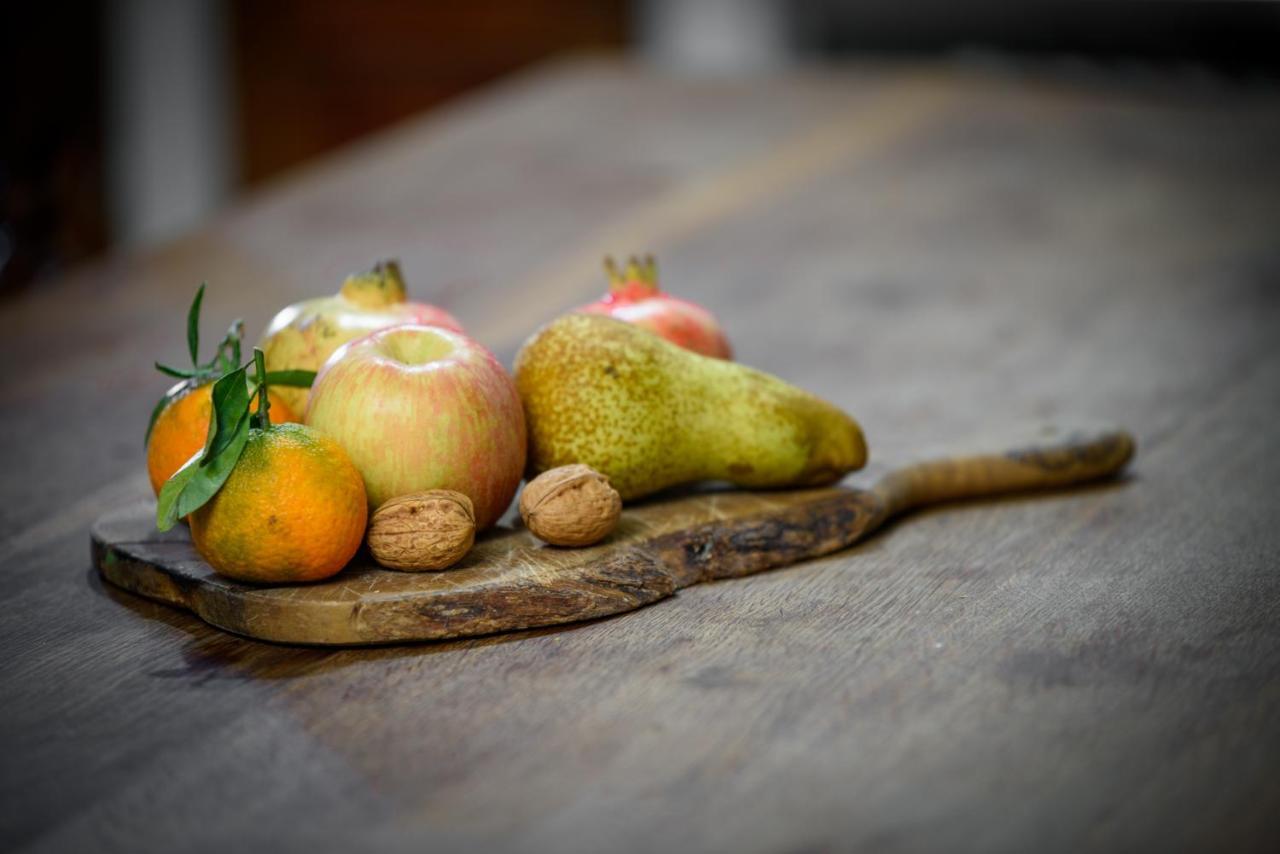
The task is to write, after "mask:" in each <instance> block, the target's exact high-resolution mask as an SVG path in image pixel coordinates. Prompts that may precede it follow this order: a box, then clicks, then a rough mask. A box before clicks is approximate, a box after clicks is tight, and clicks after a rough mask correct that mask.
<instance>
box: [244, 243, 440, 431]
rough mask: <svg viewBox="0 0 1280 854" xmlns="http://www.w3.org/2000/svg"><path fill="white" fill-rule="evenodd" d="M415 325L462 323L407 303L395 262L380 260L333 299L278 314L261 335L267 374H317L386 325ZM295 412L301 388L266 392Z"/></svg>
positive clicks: (301, 401)
mask: <svg viewBox="0 0 1280 854" xmlns="http://www.w3.org/2000/svg"><path fill="white" fill-rule="evenodd" d="M401 323H421V324H426V325H428V326H439V327H443V328H445V329H449V330H452V331H454V332H462V331H463V330H462V324H460V323H458V321H457V320H456V319H455V318H454V316H453V315H451V314H449V312H447V311H445V310H444V309H442V308H437V307H435V306H434V305H427V304H426V303H420V302H410V301H409V299H408V298H407V296H406V295H405V286H404V278H403V277H402V276H401V275H400V265H399V263H397V262H396V261H380V262H378V263H377V264H375V265H374V266H373V269H371V270H368V271H366V272H364V273H353V274H352V275H350V276H347V278H346V281H344V282H343V283H342V290H340V291H339V292H338V293H337V295H335V296H329V297H320V298H319V299H310V300H303V301H302V302H299V303H294V304H293V305H291V306H289V307H288V308H285V309H283V310H281V311H280V313H279V314H277V315H276V316H275V319H273V320H272V321H271V325H270V326H268V327H267V331H266V333H265V334H264V335H263V338H262V343H261V344H260V345H259V346H260V347H262V350H263V352H264V353H265V354H266V357H267V370H269V371H286V370H307V371H318V370H320V366H321V365H323V364H324V363H325V360H326V359H328V358H329V356H330V355H331V354H332V353H333V351H334V350H337V349H338V348H339V347H341V346H342V345H343V344H345V343H347V342H348V341H351V340H353V339H355V338H360V337H362V336H364V335H368V334H369V333H370V332H374V331H376V330H379V329H385V328H386V327H388V326H396V325H399V324H401ZM272 391H273V392H277V393H279V394H280V395H281V397H283V398H285V402H286V403H288V404H289V407H290V408H291V409H293V411H295V412H305V411H306V408H307V397H308V392H307V390H306V389H305V388H285V387H284V386H279V387H276V388H273V389H272Z"/></svg>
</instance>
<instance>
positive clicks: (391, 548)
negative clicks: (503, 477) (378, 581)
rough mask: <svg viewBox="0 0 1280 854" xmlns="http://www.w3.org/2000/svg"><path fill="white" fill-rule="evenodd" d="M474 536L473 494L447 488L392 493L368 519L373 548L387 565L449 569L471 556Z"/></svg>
mask: <svg viewBox="0 0 1280 854" xmlns="http://www.w3.org/2000/svg"><path fill="white" fill-rule="evenodd" d="M475 539H476V514H475V509H474V508H473V507H472V506H471V499H470V498H468V497H467V496H465V495H463V494H462V493H461V492H453V491H451V490H448V489H432V490H430V491H428V492H413V493H410V494H408V495H401V496H398V497H396V498H392V499H390V500H389V501H387V502H386V503H384V504H383V505H382V506H381V507H379V508H378V509H377V510H375V511H374V512H373V516H372V518H370V520H369V537H368V540H369V551H371V552H373V557H374V559H375V560H377V561H378V563H380V564H382V565H383V566H385V567H387V568H388V569H401V570H406V571H409V572H416V571H419V570H424V569H445V568H446V567H450V566H453V565H454V564H455V563H457V562H458V561H460V560H462V559H463V558H464V557H466V555H467V552H469V551H470V550H471V546H472V544H473V543H474V542H475Z"/></svg>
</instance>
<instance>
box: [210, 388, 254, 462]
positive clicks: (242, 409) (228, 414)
mask: <svg viewBox="0 0 1280 854" xmlns="http://www.w3.org/2000/svg"><path fill="white" fill-rule="evenodd" d="M211 398H212V404H213V417H212V418H211V419H210V420H209V435H208V438H207V439H206V440H205V450H204V454H203V455H202V457H201V460H200V464H201V465H208V464H209V462H210V461H211V460H212V459H213V458H214V457H216V456H217V455H218V454H220V453H222V451H223V450H224V449H225V448H226V447H228V445H229V444H230V443H231V442H232V441H233V439H234V438H235V435H234V434H235V430H236V428H237V424H238V422H240V421H241V420H244V421H247V420H248V417H249V384H248V382H247V380H246V377H245V369H244V368H238V369H237V370H234V371H232V372H231V373H229V374H226V375H224V376H223V377H222V378H221V379H220V380H218V381H217V382H216V383H214V384H213V394H212V395H211Z"/></svg>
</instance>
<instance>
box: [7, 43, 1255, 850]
mask: <svg viewBox="0 0 1280 854" xmlns="http://www.w3.org/2000/svg"><path fill="white" fill-rule="evenodd" d="M1060 72H1061V73H1049V72H1046V73H1044V74H1035V73H1014V72H1008V71H1000V70H998V69H992V68H988V69H987V70H985V71H980V70H973V69H969V70H965V69H957V68H947V67H929V68H914V67H913V68H891V67H853V68H848V69H844V70H842V71H838V72H831V73H821V74H819V73H811V74H797V75H790V76H779V77H761V78H756V79H753V80H750V81H730V80H706V79H704V80H698V79H682V78H679V77H674V76H671V75H662V74H656V73H652V72H647V71H644V70H641V69H636V68H632V67H629V66H626V65H624V64H620V63H614V62H610V61H605V60H601V61H596V60H586V61H582V62H576V63H569V64H563V65H557V66H551V67H548V68H545V69H542V70H540V71H537V72H535V73H533V74H530V75H527V76H522V77H519V78H516V79H514V80H512V81H511V82H509V83H506V84H503V85H501V86H498V87H495V88H493V89H491V90H488V91H487V92H485V93H483V94H481V95H479V96H478V97H475V98H472V99H469V100H466V101H463V102H460V103H459V104H458V105H456V106H455V107H452V108H449V109H447V110H445V111H443V112H439V113H435V114H432V115H430V116H428V117H425V118H423V119H421V120H415V121H413V122H410V123H408V124H405V125H403V126H400V127H398V128H396V129H394V130H393V131H391V132H390V133H388V134H386V135H383V136H379V137H377V138H375V139H373V140H371V141H369V142H368V143H362V144H360V145H358V146H356V147H354V148H351V149H349V150H347V151H345V152H343V153H341V154H339V155H338V156H336V157H334V158H331V159H327V160H324V161H322V162H320V163H319V164H317V165H315V166H314V167H309V168H307V169H305V170H303V171H301V172H298V173H296V174H294V175H293V176H291V177H290V178H289V179H287V180H285V181H283V182H280V183H278V184H275V185H273V186H271V187H269V188H267V189H266V190H265V191H264V192H262V193H261V194H260V195H255V196H253V197H252V198H249V199H247V200H246V201H244V202H243V203H242V204H240V205H238V206H237V207H235V208H234V209H232V210H230V211H228V212H227V213H226V214H225V215H224V216H222V217H221V218H219V219H217V220H216V221H214V222H212V223H210V224H209V225H208V226H206V227H204V228H202V229H201V230H199V231H197V232H195V233H193V234H190V235H189V236H187V237H185V238H183V239H181V240H178V241H176V242H174V243H172V244H169V245H167V246H163V247H159V248H157V249H155V250H153V251H149V252H145V253H140V254H135V255H122V256H116V257H111V258H107V259H104V260H102V261H101V262H99V263H95V264H93V265H91V266H87V267H84V268H82V269H79V270H75V271H72V272H70V273H69V274H67V275H65V276H62V277H60V278H58V279H56V280H53V281H49V282H47V283H45V284H44V285H43V286H41V287H39V288H35V289H33V291H32V292H31V293H30V294H29V295H25V296H23V297H22V298H21V299H20V300H17V301H10V302H7V303H5V304H4V305H2V306H0V342H2V343H0V346H2V347H3V353H2V354H3V358H2V359H0V401H2V406H0V439H2V440H3V441H0V449H2V450H0V453H2V454H3V467H4V468H3V470H4V478H3V481H2V486H0V489H2V490H3V493H2V494H3V499H4V500H3V502H0V537H2V540H0V567H3V569H2V570H0V571H2V572H3V580H4V586H3V592H4V595H5V606H6V607H5V609H4V617H3V619H0V649H2V650H3V657H2V658H0V696H3V698H4V701H3V705H2V706H0V749H2V751H3V753H2V755H3V757H4V761H3V765H2V768H3V770H2V771H0V839H2V840H3V843H4V847H5V848H6V849H8V850H20V851H31V852H37V851H38V852H45V851H48V852H62V851H71V850H75V851H87V850H104V849H105V850H119V851H129V852H147V851H173V850H187V851H209V852H215V851H216V852H225V851H228V850H239V851H249V850H268V849H269V850H273V851H308V852H314V851H330V850H348V851H349V850H360V851H424V850H430V851H480V850H483V851H498V852H540V851H557V852H579V851H580V852H594V851H599V850H606V849H607V850H622V851H653V850H672V851H690V852H711V851H726V850H732V851H742V852H778V854H788V852H799V851H844V850H867V851H937V850H946V851H1011V852H1013V851H1027V850H1036V851H1044V852H1055V851H1064V852H1066V851H1071V852H1075V851H1080V850H1106V851H1134V850H1159V851H1207V850H1214V851H1217V850H1230V851H1272V850H1276V849H1277V848H1280V818H1278V817H1280V782H1278V778H1277V775H1276V770H1275V769H1276V768H1277V767H1280V727H1278V726H1277V724H1276V722H1277V720H1280V572H1278V571H1277V567H1278V566H1280V524H1277V522H1278V521H1280V520H1278V519H1277V507H1278V506H1280V501H1278V500H1277V484H1280V438H1278V434H1277V429H1276V425H1277V423H1280V334H1278V330H1280V243H1278V242H1277V240H1276V235H1277V234H1280V158H1277V156H1276V152H1277V151H1280V93H1277V91H1276V90H1275V89H1274V88H1268V87H1267V86H1265V85H1262V84H1258V85H1254V86H1251V87H1245V86H1241V87H1238V88H1233V87H1231V86H1228V85H1225V84H1216V83H1214V82H1212V81H1206V80H1203V79H1199V78H1197V79H1195V80H1191V81H1188V80H1187V79H1185V78H1183V77H1179V76H1177V75H1172V76H1163V75H1161V74H1159V73H1148V72H1141V71H1134V72H1133V73H1132V74H1126V73H1124V72H1116V73H1115V74H1114V75H1111V76H1105V75H1104V76H1094V77H1088V78H1084V77H1077V78H1071V77H1069V76H1068V74H1069V70H1061V69H1060ZM641 250H651V251H654V252H656V253H657V254H658V256H659V259H660V263H661V264H662V268H663V274H664V282H665V284H666V285H667V286H668V287H669V288H670V289H672V290H674V291H677V292H679V293H680V294H681V295H683V296H686V297H689V298H691V299H695V300H698V301H700V302H704V303H706V304H708V305H711V306H713V307H714V308H715V310H716V311H717V313H718V314H719V315H720V317H721V319H722V320H723V322H724V324H725V326H726V327H727V329H728V330H729V333H730V336H731V338H732V341H733V343H734V347H735V352H736V354H737V356H738V357H739V358H740V359H741V360H742V361H743V362H745V363H747V364H751V365H755V366H758V367H761V368H764V369H766V370H769V371H770V372H773V373H776V374H779V375H781V376H782V377H784V378H786V379H788V380H791V381H794V382H796V383H799V384H801V385H804V386H806V387H808V388H811V389H812V390H813V391H815V392H816V393H818V394H821V395H823V396H825V397H827V398H829V399H831V400H833V401H834V402H836V403H837V404H839V405H841V406H843V407H845V408H847V409H849V410H850V411H851V412H853V413H854V414H855V415H857V416H858V418H859V420H860V421H861V422H862V424H863V426H864V428H865V429H866V434H867V438H868V442H869V445H870V447H871V453H872V469H871V470H869V471H868V472H866V477H867V479H868V482H871V481H873V480H874V479H875V478H876V477H877V476H879V475H881V474H884V473H885V472H887V471H888V470H890V469H891V468H894V467H896V466H898V465H899V464H901V463H904V462H906V461H908V460H909V459H912V458H916V457H917V455H918V454H923V453H924V452H925V449H924V448H923V447H922V446H923V445H925V444H928V443H932V442H934V441H937V440H940V439H942V440H948V441H950V440H952V439H953V438H954V439H955V440H956V441H960V440H962V439H963V438H965V437H980V436H983V435H986V434H988V433H989V432H990V431H991V430H992V429H993V428H995V427H1000V426H1002V425H1004V424H1006V423H1009V422H1012V421H1015V420H1019V421H1021V420H1037V421H1038V420H1046V421H1053V420H1055V419H1056V418H1059V417H1062V416H1064V415H1075V414H1079V415H1082V416H1086V417H1092V418H1099V419H1105V420H1109V421H1113V422H1116V423H1120V424H1125V425H1127V426H1130V427H1131V428H1133V430H1134V431H1135V433H1136V437H1137V443H1138V447H1139V448H1141V452H1140V454H1139V456H1138V457H1137V463H1136V465H1135V467H1134V469H1133V471H1132V473H1131V474H1130V475H1129V476H1128V477H1127V478H1123V479H1121V480H1119V481H1116V482H1113V483H1110V484H1107V485H1103V486H1098V487H1094V488H1086V489H1082V490H1079V491H1075V492H1072V493H1070V494H1062V495H1058V494H1045V495H1042V496H1036V497H1022V498H1007V499H998V500H992V501H988V502H984V503H982V504H981V505H980V506H967V505H943V506H939V507H938V508H936V509H931V510H926V511H924V512H921V513H918V514H916V515H914V516H912V517H911V518H910V520H909V521H904V522H903V523H901V524H890V525H888V526H886V527H885V528H884V529H882V530H881V532H880V533H879V534H878V535H877V536H876V537H874V538H872V539H870V540H867V541H866V542H864V543H862V544H860V545H857V546H855V547H854V548H852V549H849V550H847V551H844V552H841V553H840V554H838V555H835V556H832V557H829V558H825V559H820V560H815V561H811V562H808V563H805V564H803V565H800V566H796V567H792V568H790V569H788V570H786V571H782V572H766V573H760V574H757V575H753V576H751V577H748V578H742V579H739V580H735V581H733V582H731V583H716V584H705V585H700V586H697V587H695V588H692V589H689V590H686V591H683V592H682V593H681V594H680V595H678V596H672V597H669V598H667V599H665V600H664V601H662V602H659V603H657V604H655V605H653V606H651V607H647V608H643V609H641V610H639V611H636V612H635V613H631V614H627V615H625V616H621V617H616V618H606V619H600V620H596V621H592V622H587V623H582V624H574V625H572V626H568V627H562V628H551V629H538V630H531V631H528V632H523V633H517V634H515V635H503V636H494V637H486V638H475V639H466V640H458V641H448V642H442V643H430V644H419V645H410V646H396V647H378V648H369V649H352V650H326V649H296V648H289V647H284V646H279V645H273V644H269V643H262V642H255V641H250V640H245V639H242V638H238V637H234V636H231V635H228V634H226V633H224V632H221V631H218V630H216V629H213V628H211V627H209V626H207V625H206V624H204V623H203V622H202V621H201V620H199V619H198V618H196V617H194V616H191V615H188V614H184V613H182V612H180V611H177V610H175V609H173V608H170V607H167V606H163V605H159V604H156V603H152V602H150V601H148V600H146V599H143V598H141V597H137V596H134V595H131V594H127V593H123V592H119V591H118V590H116V589H115V588H114V587H112V586H111V585H104V584H102V583H101V582H100V581H99V580H98V578H97V574H96V571H95V570H94V569H93V568H92V566H91V562H90V555H89V552H88V546H87V541H88V531H89V527H90V525H91V523H92V521H93V520H94V519H95V518H97V517H98V516H99V515H101V514H102V513H103V512H104V511H105V510H107V509H110V508H113V507H119V506H123V505H124V504H125V503H127V502H128V501H130V500H132V499H133V498H136V497H137V496H138V495H143V494H145V490H146V482H145V475H144V474H143V473H142V468H143V460H142V451H141V436H142V432H143V429H144V427H145V424H146V418H147V414H148V413H149V411H150V406H151V404H152V403H153V402H154V400H155V398H156V397H157V396H158V395H159V393H160V392H161V391H162V390H163V388H164V387H165V381H164V380H163V378H161V377H159V376H158V375H156V374H155V373H154V372H153V370H152V369H151V367H150V365H151V362H152V361H153V360H154V359H160V360H162V361H172V360H179V361H180V360H181V357H182V353H183V345H184V341H183V334H182V329H181V318H182V316H183V313H184V311H185V309H186V306H187V304H188V302H189V300H190V297H191V294H192V292H193V290H194V288H195V287H196V286H197V285H198V283H199V282H200V281H202V280H207V281H208V282H209V283H210V290H209V292H208V294H207V296H206V299H205V324H206V327H205V331H206V334H208V335H213V334H215V333H216V332H218V331H220V330H222V329H225V327H226V326H227V324H228V323H229V322H230V321H231V320H232V319H233V318H234V317H237V316H242V317H244V318H245V319H246V321H247V323H248V326H249V330H250V334H251V335H254V334H257V333H258V332H260V330H261V328H262V326H263V324H264V323H265V322H266V320H267V319H268V318H269V317H270V316H271V314H272V313H273V312H274V311H275V310H276V309H278V308H279V307H280V306H282V305H284V304H286V303H288V302H290V301H293V300H295V299H298V298H301V297H303V296H309V295H313V294H315V293H324V292H328V291H332V290H333V289H335V288H336V287H337V284H338V282H339V280H340V278H341V276H342V275H343V274H344V273H346V272H349V271H350V270H353V269H359V268H361V267H362V266H364V265H365V264H366V263H367V262H368V261H370V260H372V259H375V258H378V257H382V256H386V255H398V256H399V257H400V258H401V259H402V261H403V263H404V268H405V271H406V275H407V276H408V278H409V283H410V287H411V289H412V290H414V292H415V293H416V294H417V295H418V296H419V297H421V298H424V299H429V300H431V301H434V302H437V303H440V304H442V305H444V306H445V307H446V308H448V309H449V310H450V311H451V312H453V313H454V314H456V315H457V316H458V317H459V318H460V319H461V320H462V321H463V323H465V324H466V325H467V327H468V328H469V329H470V330H471V331H472V332H473V334H474V335H475V336H476V337H478V338H479V339H480V340H482V341H484V342H485V343H487V344H489V345H490V346H491V347H493V348H494V349H495V351H496V352H497V353H498V354H499V356H500V357H501V358H502V359H503V360H504V361H507V362H509V360H510V358H511V356H512V355H513V354H514V352H515V349H516V348H517V347H518V345H519V342H520V340H521V339H522V338H523V336H524V335H525V334H527V332H528V331H529V330H530V329H533V328H535V327H536V326H537V325H538V324H540V323H541V322H543V321H545V320H546V319H548V318H550V317H552V316H554V315H555V314H556V313H558V312H559V311H562V310H564V309H566V308H569V307H571V306H573V305H575V304H578V303H581V302H586V301H588V300H590V299H592V298H594V297H595V295H597V294H598V293H600V292H601V291H602V289H603V286H604V283H603V282H602V281H601V278H600V276H599V275H598V273H597V271H596V268H595V264H596V263H597V258H598V256H599V255H601V254H603V253H604V252H612V253H614V254H625V253H627V252H631V251H641ZM859 482H860V481H859Z"/></svg>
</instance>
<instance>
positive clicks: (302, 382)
mask: <svg viewBox="0 0 1280 854" xmlns="http://www.w3.org/2000/svg"><path fill="white" fill-rule="evenodd" d="M315 379H316V372H315V371H302V370H295V371H267V385H284V386H290V387H292V388H311V384H312V383H313V382H315Z"/></svg>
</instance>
